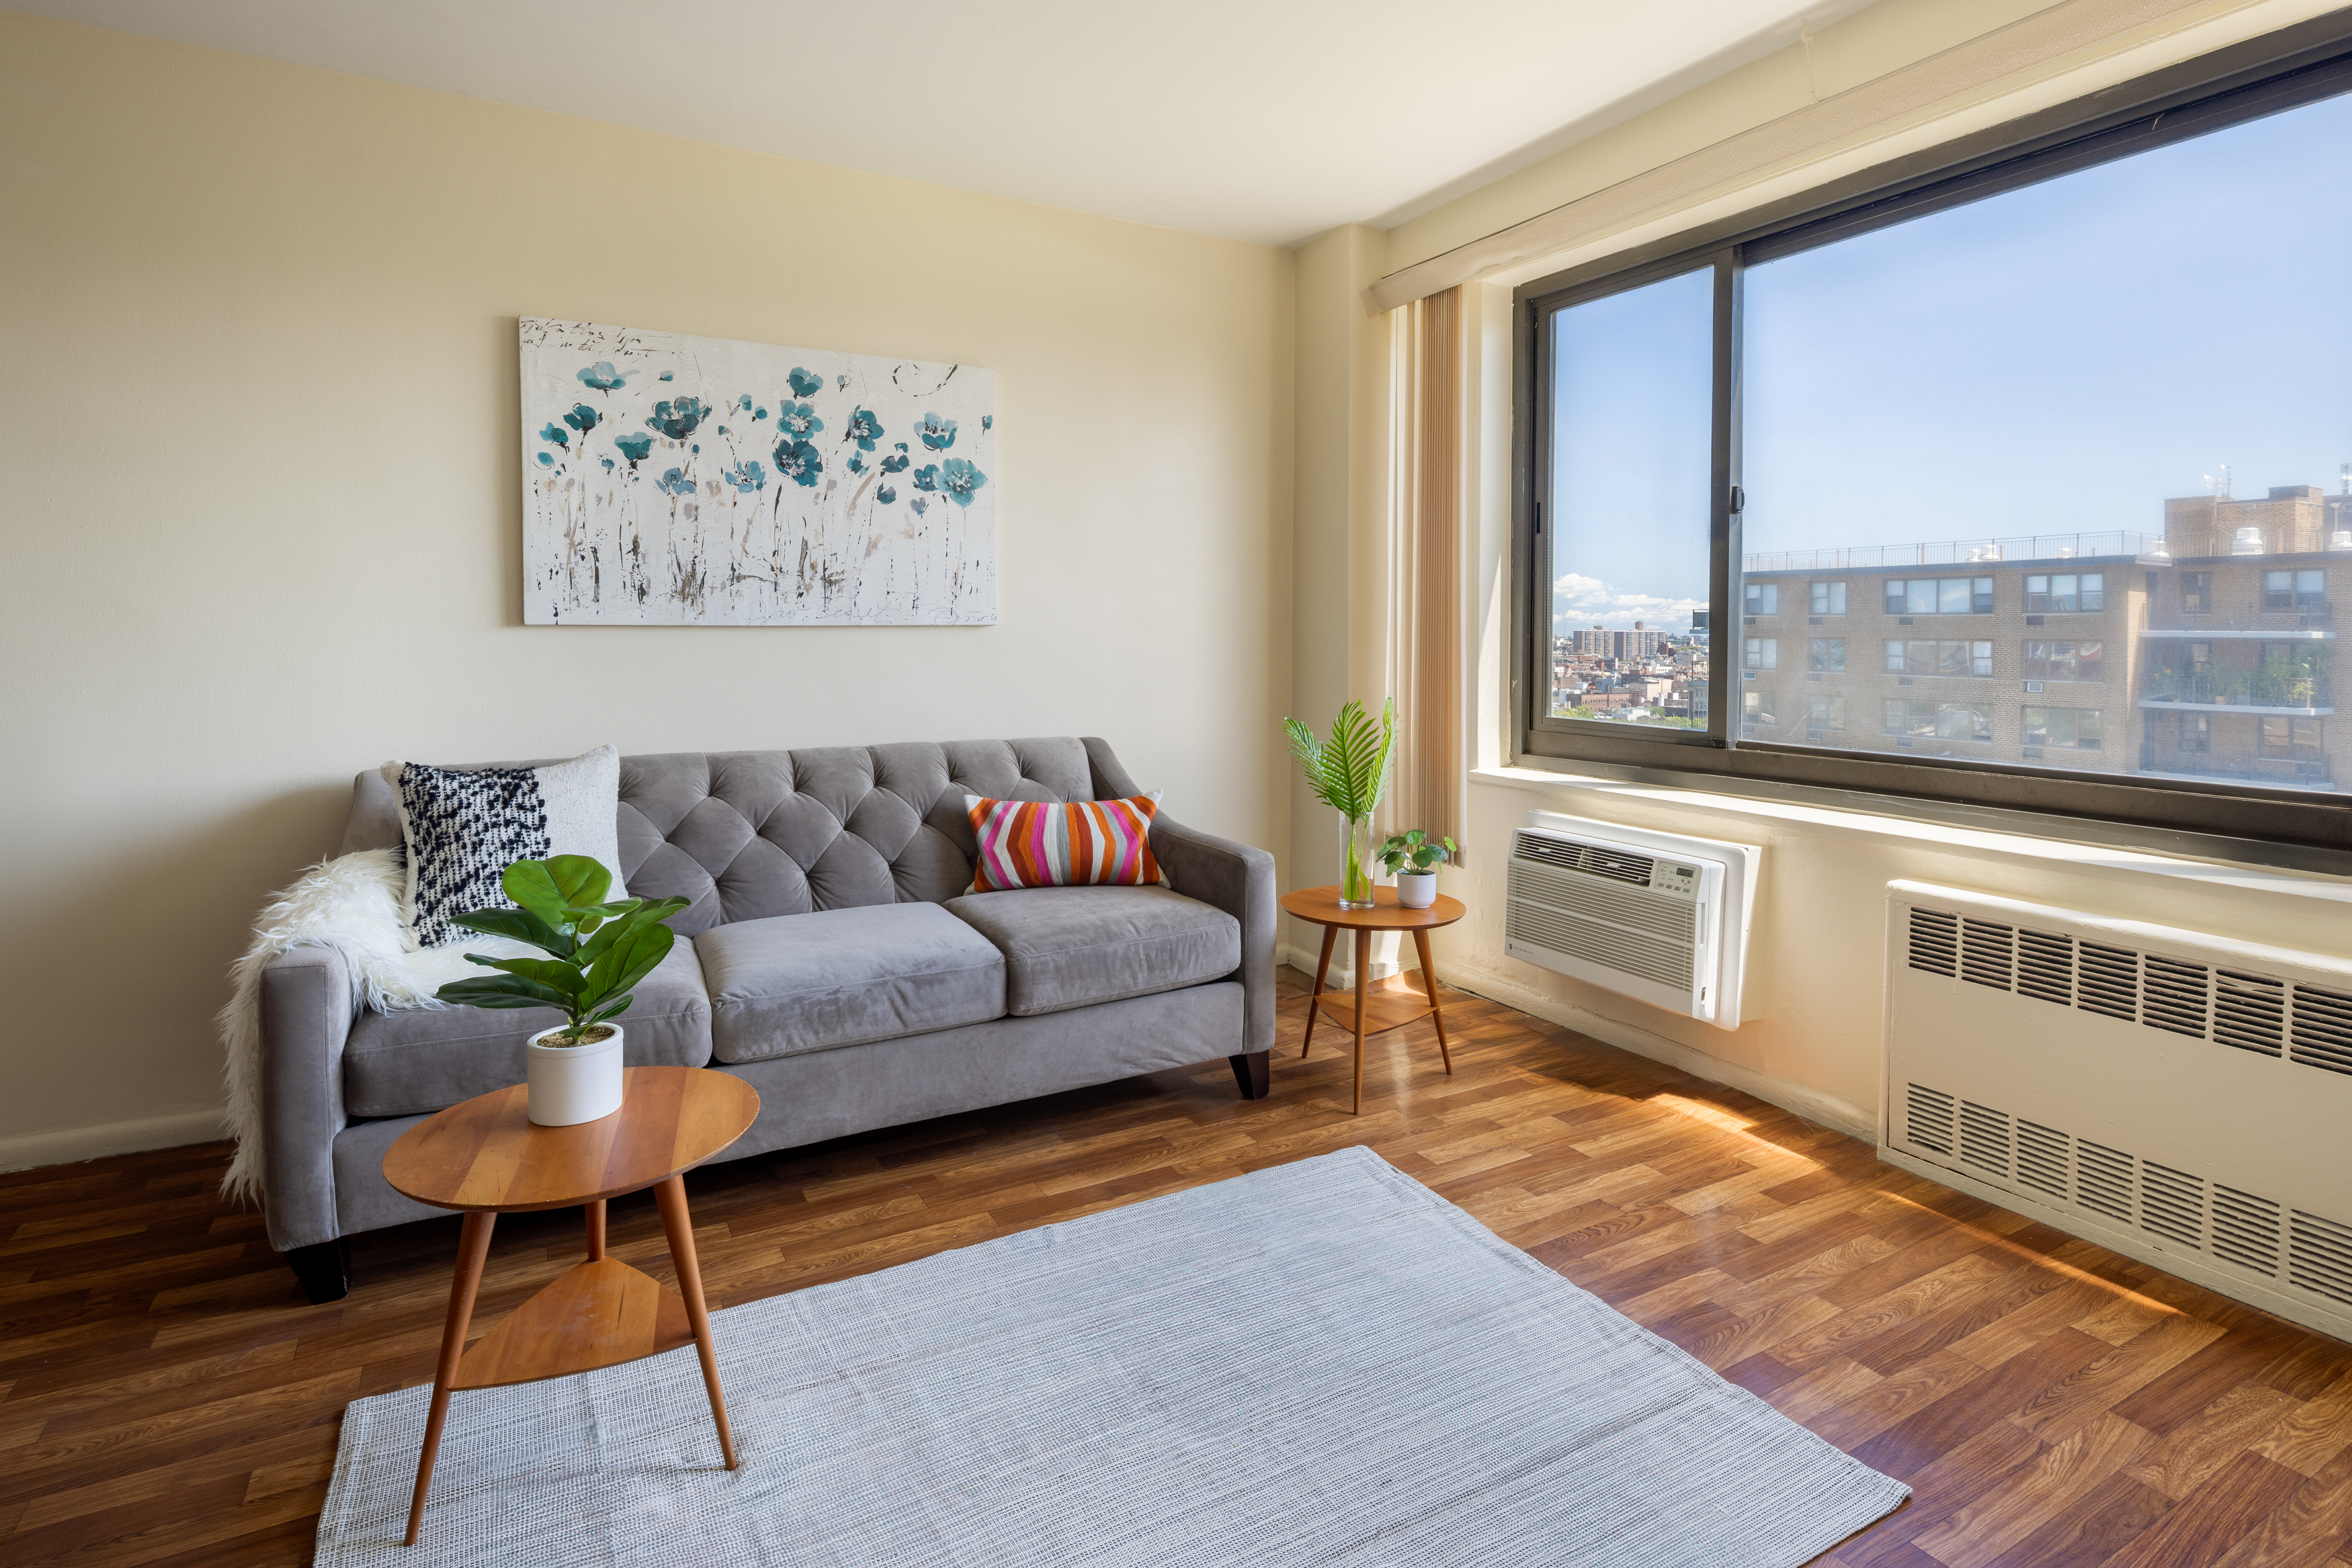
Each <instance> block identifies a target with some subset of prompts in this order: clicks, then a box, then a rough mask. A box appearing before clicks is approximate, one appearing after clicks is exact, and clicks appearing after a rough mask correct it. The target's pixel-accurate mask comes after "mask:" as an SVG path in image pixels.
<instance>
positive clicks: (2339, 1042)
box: [2294, 986, 2352, 1073]
mask: <svg viewBox="0 0 2352 1568" xmlns="http://www.w3.org/2000/svg"><path fill="white" fill-rule="evenodd" d="M2294 1060H2295V1061H2300V1062H2302V1063H2303V1064H2304V1065H2305V1067H2320V1068H2325V1069H2326V1070H2327V1071H2330V1072H2347V1073H2352V997H2347V996H2344V995H2342V994H2341V993H2339V992H2336V991H2323V990H2321V989H2320V988H2318V987H2316V986H2297V987H2296V988H2294Z"/></svg>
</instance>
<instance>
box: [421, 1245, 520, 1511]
mask: <svg viewBox="0 0 2352 1568" xmlns="http://www.w3.org/2000/svg"><path fill="white" fill-rule="evenodd" d="M498 1222H499V1216H498V1211H497V1210H496V1209H489V1208H469V1209H467V1211H466V1222H465V1226H464V1228H462V1229H460V1230H459V1231H458V1233H457V1277H456V1278H455V1279H453V1280H451V1281H449V1317H448V1320H447V1321H446V1322H444V1323H443V1324H442V1325H441V1364H440V1365H439V1367H438V1368H436V1370H435V1372H434V1374H433V1407H432V1411H431V1413H430V1414H429V1415H427V1416H425V1448H424V1451H423V1452H422V1453H420V1454H419V1455H417V1457H416V1491H415V1495H414V1496H413V1497H411V1498H410V1499H409V1503H408V1539H407V1540H405V1541H404V1542H402V1543H401V1544H402V1545H404V1546H414V1545H415V1544H416V1529H417V1526H418V1525H420V1524H422V1523H424V1521H425V1492H426V1491H428V1490H431V1488H432V1485H433V1461H434V1459H435V1458H437V1457H439V1455H440V1452H441V1423H442V1422H443V1421H444V1420H445V1419H446V1418H447V1416H448V1415H449V1385H450V1384H452V1383H454V1382H456V1381H457V1358H458V1357H459V1356H462V1355H463V1354H466V1330H467V1327H468V1326H469V1325H470V1324H471V1323H472V1322H473V1321H474V1296H475V1293H476V1292H477V1291H480V1289H481V1288H482V1264H483V1261H484V1260H486V1259H488V1257H489V1255H490V1228H491V1227H492V1226H494V1225H496V1224H497V1223H498Z"/></svg>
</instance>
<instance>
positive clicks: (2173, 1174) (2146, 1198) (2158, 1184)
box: [2139, 1160, 2205, 1247]
mask: <svg viewBox="0 0 2352 1568" xmlns="http://www.w3.org/2000/svg"><path fill="white" fill-rule="evenodd" d="M2139 1224H2140V1228H2141V1229H2143V1230H2153V1231H2154V1232H2156V1233H2157V1234H2158V1236H2163V1237H2168V1238H2170V1239H2172V1240H2175V1241H2178V1242H2179V1243H2180V1244H2181V1245H2182V1246H2184V1247H2201V1246H2203V1245H2204V1242H2205V1183H2204V1181H2203V1179H2202V1178H2200V1177H2198V1176H2190V1175H2189V1173H2188V1172H2186V1171H2177V1170H2174V1169H2173V1168H2172V1167H2171V1166H2160V1165H2158V1164H2157V1163H2156V1162H2155V1161H2154V1160H2142V1161H2141V1162H2140V1166H2139Z"/></svg>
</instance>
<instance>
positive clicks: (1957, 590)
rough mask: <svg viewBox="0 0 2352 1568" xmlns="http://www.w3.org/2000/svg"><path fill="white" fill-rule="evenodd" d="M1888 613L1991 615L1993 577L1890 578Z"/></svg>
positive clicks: (1887, 600) (1888, 585)
mask: <svg viewBox="0 0 2352 1568" xmlns="http://www.w3.org/2000/svg"><path fill="white" fill-rule="evenodd" d="M1886 613H1888V614H1889V615H1990V614H1991V613H1992V579H1991V578H1989V577H1914V578H1899V577H1898V578H1889V579H1888V580H1887V582H1886Z"/></svg>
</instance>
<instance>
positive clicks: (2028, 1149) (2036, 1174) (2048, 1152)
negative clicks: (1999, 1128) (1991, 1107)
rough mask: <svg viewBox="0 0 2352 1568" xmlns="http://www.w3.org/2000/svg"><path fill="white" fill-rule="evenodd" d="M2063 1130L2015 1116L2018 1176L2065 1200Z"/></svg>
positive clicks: (2064, 1140)
mask: <svg viewBox="0 0 2352 1568" xmlns="http://www.w3.org/2000/svg"><path fill="white" fill-rule="evenodd" d="M2067 1142H2068V1139H2067V1137H2066V1134H2063V1133H2062V1132H2060V1131H2058V1130H2057V1129H2056V1128H2055V1127H2045V1126H2043V1125H2042V1124H2041V1123H2039V1122H2029V1121H2027V1120H2026V1119H2025V1118H2024V1117H2022V1116H2020V1117H2019V1118H2018V1119H2017V1179H2018V1180H2019V1181H2021V1182H2023V1183H2024V1184H2025V1185H2026V1186H2030V1187H2035V1188H2038V1189H2039V1190H2041V1191H2042V1192H2046V1193H2048V1194H2049V1195H2050V1196H2051V1197H2054V1198H2057V1199H2058V1200H2059V1201H2061V1202H2063V1201H2065V1198H2066V1196H2067V1187H2066V1145H2067Z"/></svg>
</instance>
